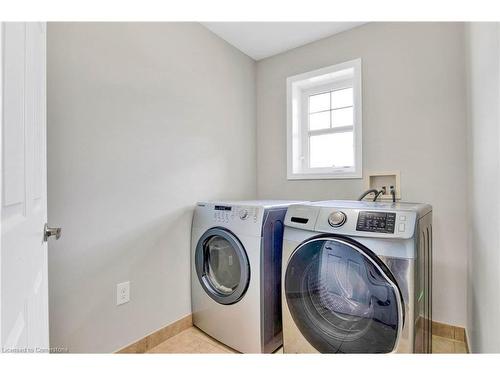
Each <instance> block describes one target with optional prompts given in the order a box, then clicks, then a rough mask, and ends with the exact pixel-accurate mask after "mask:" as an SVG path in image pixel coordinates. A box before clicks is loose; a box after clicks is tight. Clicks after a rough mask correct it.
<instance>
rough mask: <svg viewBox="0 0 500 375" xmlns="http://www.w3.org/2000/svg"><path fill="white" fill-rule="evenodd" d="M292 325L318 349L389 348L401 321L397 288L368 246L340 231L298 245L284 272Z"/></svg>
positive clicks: (374, 350)
mask: <svg viewBox="0 0 500 375" xmlns="http://www.w3.org/2000/svg"><path fill="white" fill-rule="evenodd" d="M285 296H286V302H287V305H288V309H289V310H290V313H291V315H292V318H293V320H294V323H295V325H296V326H297V327H298V329H299V330H300V332H301V333H302V335H303V336H304V337H305V338H306V340H307V341H308V342H309V343H310V344H311V345H312V346H313V347H314V348H315V349H316V350H318V351H319V352H321V353H389V352H392V351H393V350H394V349H395V348H396V346H397V342H398V338H399V335H400V333H401V328H402V325H403V319H404V316H403V311H404V310H403V305H402V298H401V293H400V291H399V289H398V287H397V285H396V281H395V279H394V277H393V276H392V274H391V272H390V271H389V269H388V268H387V267H386V266H385V265H384V264H383V262H382V261H381V260H380V259H379V258H378V257H377V256H376V255H375V254H373V253H372V252H371V251H370V250H369V249H367V248H366V247H364V246H362V245H361V244H359V243H357V242H355V241H353V240H351V239H348V238H342V237H321V238H317V239H313V240H310V241H307V242H305V243H303V244H302V245H300V246H299V247H298V248H297V249H296V250H295V252H294V253H293V254H292V256H291V257H290V260H289V262H288V265H287V269H286V273H285Z"/></svg>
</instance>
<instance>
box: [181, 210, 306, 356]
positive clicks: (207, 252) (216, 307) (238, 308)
mask: <svg viewBox="0 0 500 375" xmlns="http://www.w3.org/2000/svg"><path fill="white" fill-rule="evenodd" d="M291 203H298V202H297V201H295V202H294V201H239V202H227V201H225V202H200V203H198V204H197V207H196V210H195V212H194V217H193V227H192V237H191V238H192V239H191V304H192V310H193V324H194V325H195V326H196V327H198V328H200V329H201V330H203V331H204V332H206V333H207V334H209V335H210V336H212V337H214V338H215V339H217V340H219V341H220V342H222V343H224V344H225V345H228V346H230V347H232V348H233V349H236V350H238V351H240V352H243V353H270V352H273V351H274V350H276V349H277V348H279V347H280V346H281V344H282V333H281V295H280V292H281V250H282V239H283V228H284V224H283V220H284V217H285V213H286V209H287V207H288V205H289V204H291Z"/></svg>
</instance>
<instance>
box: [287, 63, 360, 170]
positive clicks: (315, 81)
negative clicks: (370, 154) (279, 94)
mask: <svg viewBox="0 0 500 375" xmlns="http://www.w3.org/2000/svg"><path fill="white" fill-rule="evenodd" d="M287 84H288V140H287V147H288V156H287V160H288V173H287V175H288V178H289V179H313V178H361V176H362V158H361V130H362V129H361V128H362V126H361V60H359V59H358V60H353V61H349V62H346V63H343V64H338V65H335V66H333V67H328V68H324V69H319V70H318V71H314V72H308V73H304V74H301V75H298V76H294V77H289V78H288V80H287Z"/></svg>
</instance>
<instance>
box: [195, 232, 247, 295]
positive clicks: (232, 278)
mask: <svg viewBox="0 0 500 375" xmlns="http://www.w3.org/2000/svg"><path fill="white" fill-rule="evenodd" d="M195 263H196V264H195V266H196V273H197V274H198V280H199V281H200V283H201V286H202V287H203V289H204V290H205V292H206V293H207V294H208V295H209V296H210V297H211V298H212V299H214V300H215V301H216V302H218V303H220V304H223V305H230V304H233V303H236V302H238V301H239V300H240V299H241V298H243V296H244V295H245V292H246V290H247V288H248V284H249V282H250V264H249V262H248V257H247V254H246V252H245V249H244V247H243V245H242V244H241V242H240V241H239V240H238V238H237V237H236V236H235V235H234V234H233V233H231V232H230V231H228V230H225V229H222V228H212V229H209V230H208V231H206V232H205V234H203V236H202V237H201V238H200V240H199V241H198V244H197V247H196V255H195Z"/></svg>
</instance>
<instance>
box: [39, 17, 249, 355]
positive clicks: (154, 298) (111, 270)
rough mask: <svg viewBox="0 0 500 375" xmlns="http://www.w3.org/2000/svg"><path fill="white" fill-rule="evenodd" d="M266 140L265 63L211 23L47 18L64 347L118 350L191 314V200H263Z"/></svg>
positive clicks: (57, 330) (56, 279)
mask: <svg viewBox="0 0 500 375" xmlns="http://www.w3.org/2000/svg"><path fill="white" fill-rule="evenodd" d="M255 137H256V135H255V63H254V61H253V60H251V59H250V58H248V57H247V56H245V55H243V54H242V53H240V52H239V51H237V50H236V49H234V48H233V47H231V46H229V45H228V44H227V43H225V42H223V41H222V40H221V39H219V38H218V37H216V36H215V35H214V34H212V33H211V32H209V31H208V30H206V29H205V28H204V27H202V26H200V25H198V24H189V23H161V24H153V23H149V24H141V23H115V24H112V23H102V24H95V23H69V24H61V23H50V24H49V26H48V150H49V153H48V181H49V186H48V192H49V203H48V208H49V222H50V223H51V224H52V225H57V226H59V225H60V226H62V227H63V236H62V238H61V239H60V240H59V241H57V242H51V244H50V248H49V257H50V259H49V271H50V327H51V330H50V341H51V346H52V347H67V348H69V349H70V351H72V352H89V351H91V352H110V351H114V350H117V349H119V348H120V347H123V346H125V345H126V344H128V343H130V342H132V341H134V340H136V339H139V338H142V337H143V336H145V335H146V334H148V333H150V332H152V331H155V330H157V329H159V328H161V327H163V326H165V325H167V324H169V323H171V322H173V321H175V320H177V319H180V318H182V317H183V316H185V315H188V314H190V310H191V306H190V281H189V280H190V278H189V269H190V268H189V262H190V254H189V253H190V229H191V228H190V227H191V217H192V216H191V215H192V209H193V205H194V204H195V202H196V201H197V200H205V199H222V198H223V199H245V198H254V197H255V194H256V187H255V178H256V161H255V160H256V155H255V149H256V145H255ZM227 181H230V182H231V183H230V184H227ZM223 182H224V183H223ZM125 280H130V283H131V302H130V303H128V304H125V305H122V306H116V305H115V288H116V284H117V283H119V282H122V281H125Z"/></svg>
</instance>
